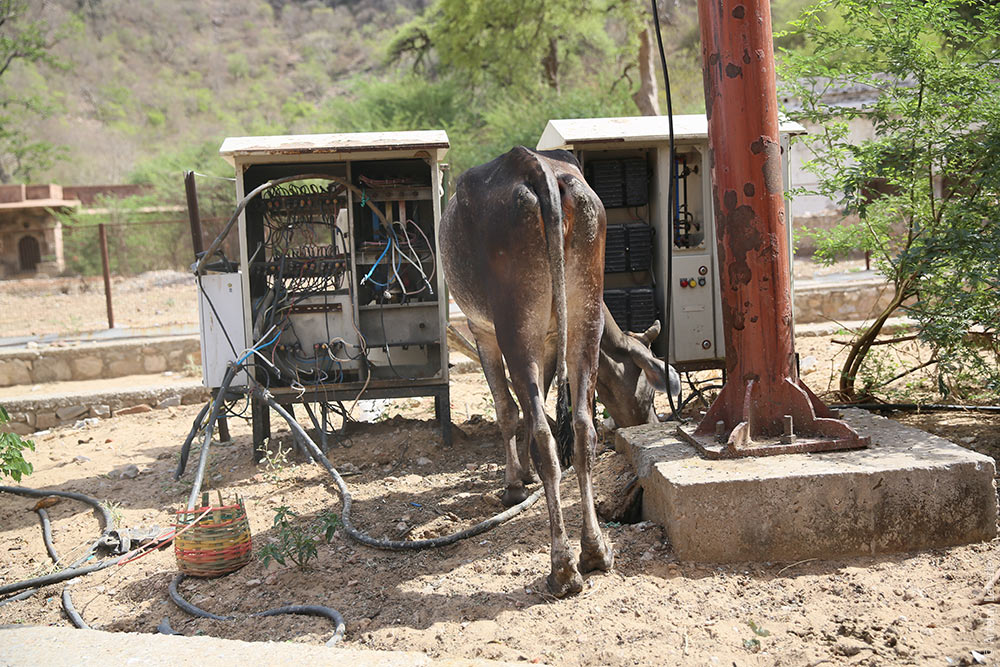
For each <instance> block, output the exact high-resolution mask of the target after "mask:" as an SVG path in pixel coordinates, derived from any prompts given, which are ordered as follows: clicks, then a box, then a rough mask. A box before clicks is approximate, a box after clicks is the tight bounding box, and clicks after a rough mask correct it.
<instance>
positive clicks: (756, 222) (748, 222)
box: [688, 0, 867, 456]
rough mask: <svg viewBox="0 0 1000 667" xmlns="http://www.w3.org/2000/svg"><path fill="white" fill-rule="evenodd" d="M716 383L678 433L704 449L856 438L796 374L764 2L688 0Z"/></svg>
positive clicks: (714, 451)
mask: <svg viewBox="0 0 1000 667" xmlns="http://www.w3.org/2000/svg"><path fill="white" fill-rule="evenodd" d="M698 15H699V21H700V23H701V39H702V58H703V67H704V77H705V108H706V112H707V115H708V137H709V147H710V149H711V155H712V159H711V163H712V181H713V199H714V206H715V220H716V230H717V234H716V236H717V243H718V249H719V281H720V282H719V284H720V286H721V294H722V315H723V323H724V330H725V340H726V369H727V371H728V373H727V380H728V381H727V383H726V385H725V387H724V388H723V390H722V392H721V393H720V395H719V398H718V399H717V400H716V401H715V403H713V404H712V407H711V408H710V409H709V411H708V414H707V415H706V416H705V419H704V420H703V421H702V423H701V424H700V425H699V426H698V427H697V429H695V430H694V431H693V433H692V432H689V433H688V437H689V438H692V439H693V440H695V441H696V444H698V445H699V447H701V448H702V450H703V451H705V452H706V453H708V454H710V455H715V456H740V455H750V454H757V455H759V454H771V453H783V452H789V451H803V450H810V451H816V450H822V449H842V448H848V447H860V446H864V445H865V444H867V443H866V441H865V440H863V439H860V438H858V435H857V433H855V432H854V431H853V430H852V429H851V428H850V427H849V426H848V425H847V424H846V423H845V422H843V421H840V420H838V419H834V418H833V417H834V415H833V414H832V413H831V412H830V410H829V409H827V408H826V406H824V405H823V404H822V402H820V400H819V399H818V398H817V397H816V396H815V395H814V394H812V392H810V391H809V389H808V388H807V387H806V386H805V385H804V384H803V383H802V382H801V381H800V380H799V377H798V370H797V368H796V364H795V347H794V340H793V335H792V298H791V280H790V266H789V260H788V242H787V238H788V237H787V233H786V229H785V208H784V199H783V196H782V168H781V144H780V142H779V138H778V109H777V101H778V100H777V93H776V90H775V80H774V50H773V46H772V37H771V8H770V4H769V2H768V0H699V2H698Z"/></svg>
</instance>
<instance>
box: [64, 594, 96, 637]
mask: <svg viewBox="0 0 1000 667" xmlns="http://www.w3.org/2000/svg"><path fill="white" fill-rule="evenodd" d="M62 606H63V611H65V612H66V615H67V616H68V617H69V620H70V622H71V623H72V624H73V625H74V627H77V628H79V629H80V630H90V629H91V627H90V626H89V625H87V622H86V621H85V620H83V617H82V616H80V614H79V613H78V612H77V611H76V607H74V606H73V600H72V598H70V596H69V589H68V588H64V589H63V592H62Z"/></svg>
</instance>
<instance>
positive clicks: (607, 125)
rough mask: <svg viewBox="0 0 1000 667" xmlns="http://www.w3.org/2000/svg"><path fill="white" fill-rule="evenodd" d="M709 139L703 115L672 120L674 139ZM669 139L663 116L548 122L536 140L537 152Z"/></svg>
mask: <svg viewBox="0 0 1000 667" xmlns="http://www.w3.org/2000/svg"><path fill="white" fill-rule="evenodd" d="M779 129H780V131H781V132H782V133H787V134H805V131H806V129H805V128H804V127H802V126H801V125H799V124H798V123H796V122H793V121H784V122H782V123H781V125H780V128H779ZM707 137H708V120H707V118H706V117H705V114H690V115H682V116H674V139H675V140H676V141H685V140H691V139H705V138H707ZM668 139H669V127H668V124H667V117H666V116H628V117H624V118H565V119H561V120H550V121H549V122H548V125H546V126H545V131H544V132H542V136H541V138H540V139H539V140H538V146H537V148H538V149H539V150H552V149H555V148H571V147H574V146H580V145H581V144H607V143H622V144H628V143H644V144H649V143H654V142H660V141H667V140H668Z"/></svg>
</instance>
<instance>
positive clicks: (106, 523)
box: [0, 486, 115, 536]
mask: <svg viewBox="0 0 1000 667" xmlns="http://www.w3.org/2000/svg"><path fill="white" fill-rule="evenodd" d="M0 493H13V494H16V495H19V496H30V497H32V498H45V497H46V496H61V497H63V498H72V499H73V500H79V501H80V502H82V503H87V504H88V505H90V506H91V507H93V508H94V509H95V510H96V511H97V513H98V515H99V517H100V520H101V524H102V526H101V528H102V530H103V533H104V534H107V533H108V532H110V531H111V529H112V528H114V527H115V521H114V519H112V518H111V513H110V512H108V510H107V508H105V507H104V506H103V505H101V502H100V501H99V500H97V499H96V498H91V497H90V496H85V495H83V494H82V493H73V492H72V491H46V490H45V489H29V488H28V487H25V486H0ZM102 536H103V535H102Z"/></svg>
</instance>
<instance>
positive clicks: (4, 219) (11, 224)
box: [0, 184, 147, 279]
mask: <svg viewBox="0 0 1000 667" xmlns="http://www.w3.org/2000/svg"><path fill="white" fill-rule="evenodd" d="M146 190H147V187H146V186H141V185H81V186H66V187H63V186H61V185H53V184H47V185H24V184H20V185H0V279H3V278H32V277H42V276H57V275H59V274H61V273H62V272H63V271H65V269H66V261H65V258H64V256H63V225H62V221H61V220H60V218H59V215H58V214H60V213H70V212H73V211H77V210H81V208H83V209H86V208H87V207H90V206H93V205H94V204H96V203H99V201H100V198H102V197H104V198H107V197H111V198H116V199H120V198H123V197H130V196H132V195H137V194H141V193H142V192H144V191H146Z"/></svg>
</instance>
